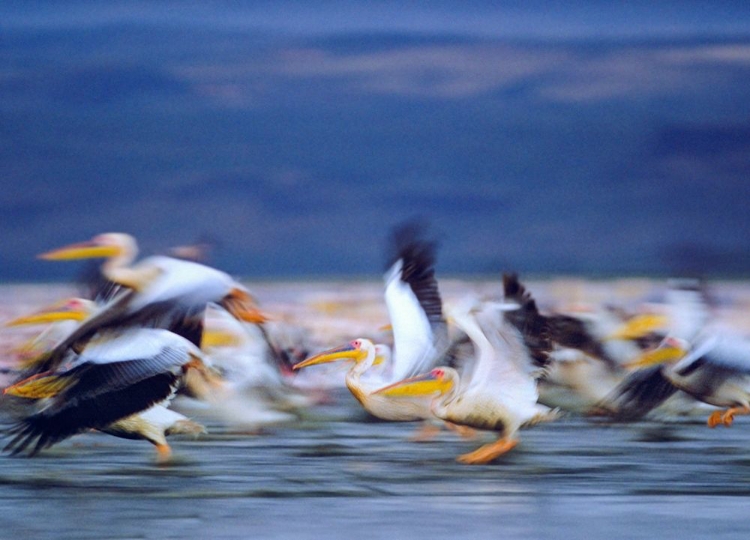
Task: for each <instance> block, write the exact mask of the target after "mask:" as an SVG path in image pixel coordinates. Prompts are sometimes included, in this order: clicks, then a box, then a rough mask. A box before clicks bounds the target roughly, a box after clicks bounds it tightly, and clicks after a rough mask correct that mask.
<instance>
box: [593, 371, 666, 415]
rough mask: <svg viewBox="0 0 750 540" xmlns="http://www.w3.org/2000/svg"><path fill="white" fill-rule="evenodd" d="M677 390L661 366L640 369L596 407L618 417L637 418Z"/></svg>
mask: <svg viewBox="0 0 750 540" xmlns="http://www.w3.org/2000/svg"><path fill="white" fill-rule="evenodd" d="M677 390H678V388H677V387H676V386H674V385H673V384H672V383H671V382H670V381H669V379H667V378H666V377H665V376H664V374H663V372H662V367H661V366H653V367H649V368H644V369H639V370H638V371H634V372H633V373H631V374H630V375H628V376H627V377H626V378H625V380H623V381H622V382H621V383H620V384H619V385H617V388H615V389H614V390H613V391H612V393H611V395H610V397H608V398H607V399H605V400H604V402H602V403H601V404H600V405H599V409H600V410H601V411H602V412H604V413H605V414H607V415H609V416H612V417H613V418H616V419H618V420H637V419H639V418H642V417H643V416H645V415H646V414H648V413H649V412H650V411H652V410H653V409H655V408H656V407H658V406H659V405H661V404H662V403H664V402H665V401H666V400H667V398H669V397H670V396H672V395H673V394H674V393H675V392H677Z"/></svg>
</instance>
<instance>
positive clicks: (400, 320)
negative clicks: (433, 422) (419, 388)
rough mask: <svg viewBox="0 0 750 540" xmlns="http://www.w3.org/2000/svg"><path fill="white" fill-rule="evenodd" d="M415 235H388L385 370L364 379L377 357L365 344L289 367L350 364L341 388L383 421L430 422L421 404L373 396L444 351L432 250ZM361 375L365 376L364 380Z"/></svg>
mask: <svg viewBox="0 0 750 540" xmlns="http://www.w3.org/2000/svg"><path fill="white" fill-rule="evenodd" d="M418 233H419V231H418V230H417V229H415V228H414V227H412V226H409V225H407V226H405V227H402V228H399V229H397V230H395V231H394V233H393V241H394V247H395V253H396V257H395V260H394V262H393V263H392V264H391V266H390V268H389V270H388V271H387V272H386V273H385V276H384V281H385V302H386V307H387V309H388V316H389V318H390V321H391V326H392V328H393V346H394V350H393V355H392V357H391V362H390V366H387V367H386V368H385V369H384V370H380V371H379V373H378V374H375V375H371V374H369V373H368V370H370V368H371V367H372V366H373V365H374V364H375V362H376V358H377V357H378V354H377V352H376V345H374V344H373V343H372V341H370V340H369V339H365V338H359V339H355V340H354V341H352V342H350V343H349V344H347V345H344V346H343V347H335V348H333V349H329V350H327V351H324V352H322V353H320V354H318V355H316V356H313V357H312V358H308V359H307V360H304V361H303V362H300V363H299V364H296V365H295V366H294V369H295V370H296V369H300V368H303V367H307V366H310V365H315V364H321V363H325V362H332V361H335V360H339V359H346V360H352V361H354V365H353V366H352V368H351V369H350V370H349V372H348V373H347V375H346V385H347V387H348V388H349V390H350V391H351V392H352V394H353V395H354V397H355V398H356V399H357V401H359V402H360V403H361V404H362V406H363V407H364V408H365V409H366V410H367V411H368V412H369V413H370V414H372V415H374V416H377V417H378V418H381V419H383V420H393V421H411V420H421V419H431V418H433V416H432V413H431V412H430V408H429V400H427V399H424V398H422V397H419V398H408V399H403V398H399V399H393V398H390V397H387V396H383V395H379V394H376V393H375V392H376V390H378V389H379V388H382V387H383V386H386V385H388V384H391V383H393V382H395V381H400V380H402V379H404V378H406V377H410V376H412V375H416V374H417V373H420V372H422V371H424V370H426V369H430V368H431V367H432V366H434V365H435V363H436V361H437V359H438V358H440V357H441V356H442V354H443V352H444V350H445V348H446V347H447V327H446V323H445V320H444V318H443V308H442V300H441V298H440V292H439V291H438V284H437V280H436V279H435V275H434V268H433V267H434V261H435V253H434V251H435V246H434V244H433V243H430V242H426V241H425V240H423V239H421V238H420V237H419V235H418ZM381 347H382V346H381ZM383 351H385V349H382V348H381V352H383ZM388 352H390V350H389V351H388ZM365 373H368V375H367V376H364V374H365Z"/></svg>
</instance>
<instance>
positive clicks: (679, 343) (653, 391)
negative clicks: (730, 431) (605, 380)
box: [599, 280, 736, 420]
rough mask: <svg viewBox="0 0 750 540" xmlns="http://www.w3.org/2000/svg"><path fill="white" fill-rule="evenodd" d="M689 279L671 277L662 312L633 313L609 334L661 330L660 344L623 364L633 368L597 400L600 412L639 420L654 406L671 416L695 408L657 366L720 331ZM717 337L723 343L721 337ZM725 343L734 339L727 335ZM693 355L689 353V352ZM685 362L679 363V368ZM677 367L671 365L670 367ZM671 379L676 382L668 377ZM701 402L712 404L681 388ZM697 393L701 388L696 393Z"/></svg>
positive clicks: (629, 336) (671, 372) (670, 376)
mask: <svg viewBox="0 0 750 540" xmlns="http://www.w3.org/2000/svg"><path fill="white" fill-rule="evenodd" d="M699 285H700V284H698V283H697V282H695V281H693V280H672V281H670V283H669V288H668V289H667V291H666V294H665V307H664V310H663V314H645V315H642V316H638V317H634V318H632V319H630V320H628V321H626V322H625V323H623V324H622V325H621V327H620V328H618V329H616V330H615V331H614V332H613V334H612V336H613V337H615V338H618V339H619V338H622V339H633V340H637V339H639V338H640V337H642V336H644V335H652V334H665V335H666V337H665V338H664V339H663V340H662V342H661V344H660V345H659V346H658V347H656V348H655V349H652V350H650V351H646V352H642V353H641V354H639V356H637V357H636V358H634V359H633V360H631V361H630V362H628V363H627V364H626V365H627V367H628V368H630V369H633V368H637V369H635V370H634V371H632V372H631V373H629V374H628V375H627V377H625V378H624V379H623V380H622V382H621V383H620V384H619V385H618V386H617V387H616V388H614V389H613V390H612V391H611V392H610V394H609V395H607V397H606V398H605V399H604V400H603V401H602V402H601V403H600V404H599V406H600V410H601V412H603V413H604V414H608V415H611V416H614V417H616V418H619V419H625V420H632V419H637V418H640V417H642V416H644V415H646V414H648V413H650V412H651V411H652V410H654V409H656V408H657V407H659V408H660V409H664V410H666V411H667V412H670V413H672V414H680V415H682V414H688V413H690V414H691V413H693V412H696V411H699V410H700V409H702V408H703V407H697V406H696V405H697V403H696V401H695V400H692V399H689V398H688V399H685V398H686V396H685V395H684V394H682V393H681V392H679V391H678V390H680V389H682V386H681V385H677V384H675V380H677V378H678V377H679V374H678V373H676V372H675V371H674V370H673V369H672V368H665V369H662V366H660V365H658V364H661V363H664V362H667V363H673V362H675V361H676V360H677V359H679V358H682V357H683V356H685V354H687V352H688V351H690V350H697V348H698V347H699V343H700V344H702V345H701V348H703V347H705V344H706V343H712V342H713V341H714V337H715V336H716V335H717V332H718V334H720V335H724V334H726V332H724V331H723V330H721V329H717V328H715V327H713V325H712V323H711V314H710V309H709V307H708V303H707V301H706V293H705V291H704V290H703V288H702V287H700V286H699ZM721 341H722V342H723V341H725V338H724V337H722V339H721ZM729 341H730V342H732V341H736V340H734V339H732V338H730V339H729ZM691 356H692V354H691ZM688 360H689V358H686V359H685V361H686V362H687V361H688ZM684 366H685V364H682V363H681V365H680V369H682V368H683V367H684ZM677 367H678V366H677V365H675V366H674V368H677ZM673 379H675V380H673ZM682 384H683V385H684V384H685V381H682ZM685 391H686V393H687V394H688V395H692V396H694V397H696V398H697V399H698V400H699V401H701V402H703V403H712V401H710V400H707V399H702V398H701V397H698V396H697V395H696V394H695V392H690V391H687V389H686V390H685ZM698 393H700V392H698Z"/></svg>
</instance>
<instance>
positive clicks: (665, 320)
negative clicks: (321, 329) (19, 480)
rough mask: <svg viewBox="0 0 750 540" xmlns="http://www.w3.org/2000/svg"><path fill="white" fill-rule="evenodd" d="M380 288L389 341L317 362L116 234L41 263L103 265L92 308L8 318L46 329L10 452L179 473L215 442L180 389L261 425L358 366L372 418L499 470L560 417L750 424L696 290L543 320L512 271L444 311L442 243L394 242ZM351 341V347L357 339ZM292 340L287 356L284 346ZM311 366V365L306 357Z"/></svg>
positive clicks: (252, 313) (237, 293) (177, 266)
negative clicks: (201, 444) (68, 442)
mask: <svg viewBox="0 0 750 540" xmlns="http://www.w3.org/2000/svg"><path fill="white" fill-rule="evenodd" d="M391 244H392V254H391V255H390V257H389V258H388V261H387V265H388V270H387V272H386V273H385V276H384V282H385V294H384V296H385V304H386V307H387V310H388V315H389V318H390V325H389V328H390V330H391V334H389V335H392V340H388V341H389V343H388V344H386V343H373V341H372V340H370V339H367V338H364V337H357V338H356V339H353V340H352V341H350V342H349V343H346V344H344V345H338V346H336V347H334V348H331V349H328V350H325V351H323V352H319V353H317V354H314V355H312V356H309V355H308V354H307V353H306V351H308V350H310V349H311V346H310V344H309V342H305V334H304V331H302V332H299V333H298V334H297V335H296V337H295V338H294V339H289V336H286V337H283V336H280V335H278V334H277V333H274V332H272V331H269V328H270V325H269V324H268V319H267V317H266V315H265V314H264V313H263V312H262V311H261V309H260V308H259V306H258V305H257V303H256V301H255V299H254V298H253V296H252V295H251V294H250V292H249V291H248V290H247V288H246V287H244V286H243V285H242V284H240V283H239V282H237V281H236V280H234V279H233V278H231V277H230V276H229V275H227V274H226V273H224V272H222V271H219V270H216V269H214V268H212V267H210V266H207V265H205V264H201V263H199V262H196V261H192V260H186V259H181V258H176V257H167V256H152V257H149V258H146V259H143V260H141V261H138V262H136V257H137V251H138V250H137V245H136V242H135V240H134V239H133V238H132V237H131V236H129V235H126V234H121V233H108V234H102V235H99V236H96V237H95V238H93V239H92V240H90V241H88V242H84V243H80V244H75V245H71V246H67V247H64V248H61V249H57V250H54V251H50V252H48V253H44V254H42V255H41V258H43V259H47V260H72V259H82V258H102V259H104V263H103V264H102V266H101V271H100V275H99V276H98V279H97V283H96V285H95V286H94V287H93V291H94V292H93V293H92V298H91V299H84V298H72V299H67V300H64V301H62V302H59V303H57V304H55V305H53V306H50V307H47V308H44V309H41V310H39V311H36V312H34V313H32V314H29V315H26V316H23V317H19V318H16V319H14V320H12V321H9V322H8V323H7V324H8V325H10V326H17V325H29V324H39V325H44V330H43V331H42V332H41V333H40V334H39V335H37V336H35V337H34V338H33V339H32V340H31V341H29V342H28V343H26V344H25V345H24V346H23V347H21V348H19V349H18V350H17V356H18V359H17V365H16V368H15V370H14V380H13V382H12V383H11V384H10V385H9V386H7V387H6V388H5V389H4V398H3V400H4V403H5V405H6V408H7V409H8V410H10V411H12V414H13V417H14V419H13V421H12V424H10V425H9V426H8V427H7V428H6V429H5V431H4V435H5V437H6V441H7V442H6V444H5V451H7V452H10V453H12V454H18V453H27V454H29V455H35V454H36V453H38V452H39V451H41V450H43V449H45V448H47V447H49V446H52V445H54V444H55V443H57V442H60V441H62V440H64V439H67V438H69V437H71V436H74V435H76V434H78V433H82V432H85V431H89V430H92V429H93V430H98V431H102V432H105V433H109V434H112V435H116V436H119V437H125V438H131V439H144V440H147V441H149V442H151V443H152V444H154V445H155V447H156V449H157V452H158V454H157V456H158V459H159V460H161V461H163V460H167V459H169V456H170V453H171V449H170V447H169V445H168V443H167V440H166V436H167V435H170V434H174V433H192V434H196V433H201V432H203V431H204V428H203V426H202V425H200V424H199V423H197V422H195V421H193V420H190V419H189V418H187V417H186V416H184V415H183V414H180V413H178V412H176V411H174V410H172V409H170V408H169V407H170V402H171V400H172V399H173V397H174V396H175V395H176V394H178V393H180V394H186V395H188V396H190V397H192V398H193V400H194V401H196V402H198V403H201V404H202V405H201V406H202V407H204V408H205V410H211V411H213V412H214V413H216V414H218V415H219V416H220V417H221V418H222V419H224V420H225V421H227V422H230V423H231V422H235V423H237V424H238V425H248V426H249V425H254V426H260V425H264V424H267V423H274V422H281V421H284V420H285V419H289V418H294V417H295V416H294V413H295V411H299V410H301V409H303V408H307V407H311V406H314V404H315V399H314V397H313V395H312V394H311V393H310V392H309V391H307V390H305V389H304V388H303V387H302V386H301V385H299V384H296V381H297V379H298V377H299V370H302V369H306V368H308V367H310V366H314V365H319V364H324V363H329V362H339V361H343V362H348V363H349V364H350V367H349V369H348V371H347V373H346V376H345V383H346V386H347V388H348V389H349V390H350V391H351V393H352V395H353V396H354V397H355V398H356V399H357V401H358V402H359V403H360V404H361V405H362V407H363V408H364V409H365V410H367V411H368V412H369V413H370V414H371V415H374V416H376V417H378V418H380V419H383V420H388V421H417V422H421V429H420V431H419V432H418V435H417V437H418V438H425V437H429V436H430V435H431V434H432V433H433V432H434V431H436V430H438V429H440V428H441V427H447V428H449V429H451V430H454V431H456V432H457V433H459V434H461V435H464V436H467V437H468V436H471V435H472V434H473V433H474V430H484V431H490V432H495V433H497V435H498V438H497V440H495V441H493V442H490V443H489V444H484V445H482V446H480V447H479V448H478V449H476V450H474V451H472V452H469V453H466V454H463V455H461V456H459V457H458V460H459V461H460V462H462V463H467V464H478V463H488V462H490V461H492V460H494V459H496V458H498V456H501V455H503V454H504V453H506V452H508V451H510V450H511V449H512V448H514V447H515V446H516V444H517V442H518V432H519V430H520V429H522V428H523V427H525V426H529V425H532V424H535V423H537V422H543V421H548V420H552V419H554V418H556V417H558V416H559V415H560V413H561V412H565V411H573V412H576V413H584V414H590V415H603V416H606V417H609V418H613V419H617V420H635V419H639V418H642V417H644V416H646V415H651V414H659V413H660V412H661V413H664V414H688V413H691V414H692V413H695V412H696V411H698V412H699V413H700V412H704V413H705V414H706V415H707V417H708V425H709V426H711V427H714V426H717V425H724V426H729V425H731V423H732V420H733V418H734V416H735V415H737V414H748V413H750V401H749V400H748V398H750V341H748V340H747V339H746V338H745V337H743V336H741V335H738V334H737V333H734V332H732V331H730V330H727V329H725V328H721V327H720V325H719V324H718V323H717V322H716V321H715V320H714V319H713V318H712V315H711V309H710V306H709V304H708V303H707V302H706V299H705V297H704V294H703V292H702V290H701V288H700V287H698V286H696V284H695V283H694V282H689V281H676V282H674V283H672V285H671V286H670V287H669V289H668V290H667V292H666V295H665V299H664V300H665V301H664V303H663V304H662V306H661V308H660V309H658V310H657V309H652V310H650V311H649V312H643V313H639V314H637V315H628V314H625V313H623V312H622V310H618V309H614V308H607V307H601V308H600V309H597V310H596V311H592V312H589V313H586V314H581V313H574V314H564V313H541V312H540V310H539V309H538V308H537V304H536V302H535V300H534V299H533V297H532V295H531V293H530V291H527V290H526V288H525V287H524V286H523V285H522V284H521V283H520V282H519V280H518V278H517V276H515V275H505V276H503V283H502V287H503V293H504V294H503V295H502V296H499V297H498V298H491V299H487V298H479V297H478V296H476V295H467V296H466V297H464V298H462V299H459V300H458V301H456V302H455V303H453V304H452V305H451V306H447V305H444V304H443V301H442V299H441V295H440V292H439V289H438V282H437V280H436V278H435V272H434V266H435V243H434V242H432V241H430V240H429V239H426V238H425V235H424V231H423V230H422V229H421V228H420V227H418V226H416V225H414V224H407V225H404V226H401V227H398V228H396V229H394V231H393V233H392V238H391ZM352 337H355V336H352ZM284 341H286V342H284ZM308 356H309V357H308Z"/></svg>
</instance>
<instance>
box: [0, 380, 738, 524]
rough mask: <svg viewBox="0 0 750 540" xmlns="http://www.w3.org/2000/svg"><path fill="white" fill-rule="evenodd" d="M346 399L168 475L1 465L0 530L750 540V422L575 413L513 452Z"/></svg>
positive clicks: (95, 451)
mask: <svg viewBox="0 0 750 540" xmlns="http://www.w3.org/2000/svg"><path fill="white" fill-rule="evenodd" d="M362 420H363V418H362V413H361V411H360V410H359V409H358V406H357V405H356V403H354V402H353V400H352V399H351V397H350V396H349V395H348V394H347V393H346V392H345V391H342V392H340V393H337V394H336V399H335V402H334V403H332V404H330V405H327V406H325V407H320V408H317V409H316V410H314V411H311V416H310V417H309V418H307V419H305V420H304V421H300V422H299V423H297V424H296V425H288V426H284V427H283V428H277V429H273V430H269V431H268V432H267V433H265V434H263V435H253V436H251V435H236V434H229V433H226V432H223V431H222V428H221V427H220V426H210V428H211V434H210V435H208V436H205V437H202V438H200V439H198V440H190V439H180V440H178V439H175V440H174V444H173V448H174V451H175V462H174V463H173V464H172V465H170V466H167V467H160V466H156V465H155V464H154V463H153V461H152V458H153V455H152V448H151V447H150V445H148V444H145V443H143V442H134V441H126V440H120V439H117V438H114V437H110V436H105V435H99V434H86V435H82V436H78V437H75V438H73V439H71V440H68V441H65V442H63V443H61V444H59V445H57V446H55V447H53V448H52V449H50V450H48V451H45V452H44V453H42V454H41V455H40V456H38V457H36V458H34V459H27V458H11V457H3V458H0V459H2V468H1V469H0V486H1V487H0V515H2V516H3V517H2V529H3V537H9V538H12V537H17V538H29V537H36V538H38V537H55V538H248V537H254V538H267V537H283V538H290V537H294V538H321V537H323V536H326V537H328V538H337V537H340V538H344V537H347V538H348V537H351V536H353V535H356V536H355V537H356V538H365V539H367V538H400V537H436V538H455V537H457V536H459V537H471V538H495V539H496V538H566V537H567V538H576V537H579V536H580V534H581V532H582V531H586V534H587V535H589V536H591V537H594V536H597V537H603V536H605V535H606V537H608V538H638V537H643V538H645V537H649V538H653V537H654V536H657V537H659V538H668V537H672V538H675V537H678V536H684V535H685V533H686V531H688V532H689V535H690V536H695V537H699V536H703V537H706V536H708V535H710V536H711V537H712V538H717V537H725V538H729V537H733V538H734V537H737V536H739V535H740V534H741V533H742V532H745V533H746V532H750V524H748V522H747V520H746V519H745V517H744V516H745V511H746V503H747V499H746V496H747V495H750V456H748V454H747V450H746V446H747V445H746V440H747V432H748V429H750V422H749V421H748V420H747V419H744V418H740V419H738V421H737V422H736V425H735V426H734V427H732V428H731V429H715V430H711V429H708V428H707V427H705V425H704V423H703V420H702V419H700V420H695V421H686V422H681V423H675V424H669V425H663V424H657V423H639V424H631V425H622V424H619V425H607V424H601V423H593V422H589V421H587V420H584V419H578V418H566V419H562V420H560V421H558V422H556V423H550V424H544V425H540V426H537V427H535V428H533V429H530V430H527V431H524V432H523V433H522V443H521V445H519V447H518V448H517V449H516V450H515V451H514V452H512V453H511V454H509V455H508V456H506V458H505V459H503V460H501V461H499V462H497V463H495V464H492V465H487V466H476V467H470V466H463V465H460V464H458V463H456V462H455V461H454V458H455V456H456V455H458V454H459V453H461V452H465V451H467V450H469V449H470V448H471V447H472V446H476V442H468V441H463V440H461V439H459V438H457V437H456V436H455V435H454V434H452V433H449V432H445V433H443V434H441V435H440V436H439V437H438V438H437V439H436V440H435V441H432V442H428V443H412V442H409V441H408V438H409V437H410V436H411V435H412V433H413V431H414V429H415V426H414V425H412V424H392V423H373V422H363V421H362Z"/></svg>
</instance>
